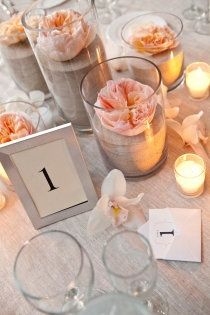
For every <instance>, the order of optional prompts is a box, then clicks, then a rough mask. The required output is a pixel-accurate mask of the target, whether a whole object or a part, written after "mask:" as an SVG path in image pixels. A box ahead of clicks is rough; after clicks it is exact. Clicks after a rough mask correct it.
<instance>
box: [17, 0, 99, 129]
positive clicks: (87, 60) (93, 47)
mask: <svg viewBox="0 0 210 315" xmlns="http://www.w3.org/2000/svg"><path fill="white" fill-rule="evenodd" d="M47 3H48V2H47ZM22 22H23V25H24V27H25V30H26V33H27V36H28V38H29V40H30V42H31V45H32V47H33V50H34V53H35V55H36V57H37V60H38V62H39V64H40V67H41V69H42V72H43V74H44V77H45V79H46V82H47V85H48V87H49V90H50V92H51V93H52V95H53V97H54V99H55V102H56V104H57V106H58V108H59V111H60V113H61V115H62V116H63V117H64V118H65V119H66V121H70V122H71V123H72V124H73V126H74V127H76V128H77V129H78V130H80V131H88V130H90V123H89V120H88V117H87V114H86V111H85V109H84V106H83V102H82V99H81V96H80V92H79V85H80V82H81V79H82V77H83V76H84V75H85V73H86V72H88V71H89V69H90V68H91V67H92V66H93V65H94V64H96V63H98V62H100V61H102V60H103V59H105V50H104V47H103V44H102V41H101V39H100V37H99V35H98V28H97V19H96V12H95V7H94V2H93V0H79V1H78V0H67V1H62V2H60V4H58V5H55V6H53V7H52V6H50V5H46V6H44V7H43V1H37V2H36V3H35V4H34V6H33V7H32V8H31V9H30V10H28V11H26V12H25V14H24V16H23V19H22Z"/></svg>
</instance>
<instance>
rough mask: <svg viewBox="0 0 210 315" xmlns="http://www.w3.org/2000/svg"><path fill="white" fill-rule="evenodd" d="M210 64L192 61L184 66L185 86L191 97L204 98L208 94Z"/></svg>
mask: <svg viewBox="0 0 210 315" xmlns="http://www.w3.org/2000/svg"><path fill="white" fill-rule="evenodd" d="M209 85H210V65H209V64H207V63H205V62H194V63H191V64H190V65H188V66H187V68H186V86H187V89H188V91H189V94H190V96H191V97H192V98H193V99H199V100H201V99H206V98H207V97H208V96H209Z"/></svg>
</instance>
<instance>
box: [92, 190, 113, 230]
mask: <svg viewBox="0 0 210 315" xmlns="http://www.w3.org/2000/svg"><path fill="white" fill-rule="evenodd" d="M108 207H109V197H108V196H105V195H104V196H102V197H101V198H100V199H99V200H98V202H97V204H96V206H95V208H94V209H93V210H92V211H91V213H90V216H89V219H88V224H87V231H88V233H89V234H92V235H93V234H96V233H100V232H102V231H104V230H106V229H107V228H108V227H109V226H110V225H111V218H110V217H109V216H107V215H106V214H105V213H106V212H107V208H108Z"/></svg>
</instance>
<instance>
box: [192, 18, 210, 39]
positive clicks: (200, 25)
mask: <svg viewBox="0 0 210 315" xmlns="http://www.w3.org/2000/svg"><path fill="white" fill-rule="evenodd" d="M194 29H195V31H196V32H197V33H198V34H201V35H210V20H209V21H208V20H207V19H206V18H204V19H202V20H199V21H197V22H196V23H195V25H194Z"/></svg>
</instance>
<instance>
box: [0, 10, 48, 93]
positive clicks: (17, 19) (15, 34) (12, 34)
mask: <svg viewBox="0 0 210 315" xmlns="http://www.w3.org/2000/svg"><path fill="white" fill-rule="evenodd" d="M0 10H1V8H0ZM21 16H22V12H19V13H15V14H13V15H12V16H10V15H8V14H5V15H4V21H3V22H1V23H0V53H1V56H2V59H3V61H4V63H5V64H6V66H7V69H8V70H9V74H10V76H11V77H12V79H13V80H14V81H15V83H16V84H17V86H18V87H19V88H20V89H22V90H23V91H24V92H26V93H29V92H30V91H32V90H41V91H42V92H44V93H45V94H48V93H49V90H48V88H47V85H46V83H45V80H44V78H43V75H42V73H41V70H40V68H39V65H38V63H37V61H36V58H35V56H34V53H33V50H32V49H31V46H30V44H29V41H28V39H27V36H26V34H25V32H24V28H23V26H22V25H21Z"/></svg>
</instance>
